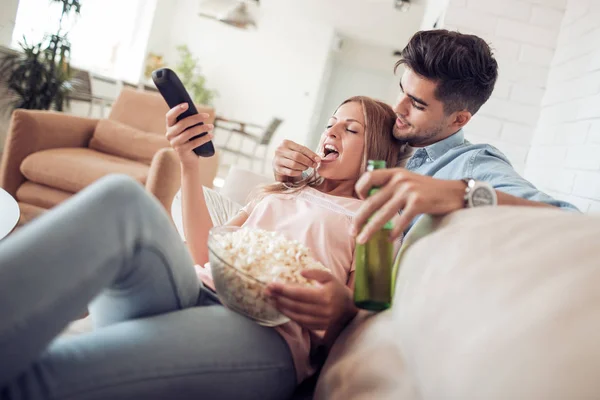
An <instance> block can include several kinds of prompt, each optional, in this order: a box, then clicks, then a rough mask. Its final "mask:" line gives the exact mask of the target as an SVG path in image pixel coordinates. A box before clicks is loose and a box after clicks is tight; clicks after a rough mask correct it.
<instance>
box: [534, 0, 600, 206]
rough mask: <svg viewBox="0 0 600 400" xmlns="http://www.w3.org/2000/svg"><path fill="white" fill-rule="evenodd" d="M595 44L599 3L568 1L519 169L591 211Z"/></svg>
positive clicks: (597, 158)
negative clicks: (523, 163) (522, 166)
mask: <svg viewBox="0 0 600 400" xmlns="http://www.w3.org/2000/svg"><path fill="white" fill-rule="evenodd" d="M544 3H545V1H544ZM546 11H548V10H546ZM533 14H535V12H533ZM540 15H541V14H540ZM555 17H556V18H557V16H556V15H554V14H553V13H552V11H549V13H548V14H547V15H546V19H548V20H550V19H552V20H553V21H556V18H555ZM532 18H533V17H532ZM598 43H600V2H598V1H597V0H568V1H567V2H566V10H565V13H564V19H563V20H562V23H561V28H560V33H559V37H558V40H557V47H556V51H555V56H554V59H553V61H552V65H551V68H550V73H549V74H548V81H547V89H546V91H545V94H544V98H543V100H542V110H541V112H540V118H539V121H538V123H537V126H536V129H535V135H534V137H533V140H532V146H531V150H530V152H529V156H528V158H527V163H526V170H525V176H526V178H528V179H530V180H531V181H532V182H533V183H534V184H536V185H538V186H539V187H540V188H542V189H544V190H547V191H549V192H551V193H553V195H554V196H556V197H559V198H562V199H564V200H567V201H570V202H572V203H574V204H575V205H576V206H578V207H579V208H580V209H581V210H582V211H585V212H594V213H600V48H599V47H598Z"/></svg>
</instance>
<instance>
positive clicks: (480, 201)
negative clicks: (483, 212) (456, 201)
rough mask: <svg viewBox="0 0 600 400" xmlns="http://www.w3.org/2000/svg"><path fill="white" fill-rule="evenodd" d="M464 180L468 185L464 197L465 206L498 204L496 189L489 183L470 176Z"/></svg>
mask: <svg viewBox="0 0 600 400" xmlns="http://www.w3.org/2000/svg"><path fill="white" fill-rule="evenodd" d="M462 181H463V182H464V183H465V184H466V185H467V187H466V188H465V197H464V200H465V205H464V206H465V208H472V207H484V206H495V205H497V204H498V196H496V191H495V190H494V188H493V187H492V185H490V184H489V183H487V182H481V181H476V180H475V179H470V178H467V179H463V180H462Z"/></svg>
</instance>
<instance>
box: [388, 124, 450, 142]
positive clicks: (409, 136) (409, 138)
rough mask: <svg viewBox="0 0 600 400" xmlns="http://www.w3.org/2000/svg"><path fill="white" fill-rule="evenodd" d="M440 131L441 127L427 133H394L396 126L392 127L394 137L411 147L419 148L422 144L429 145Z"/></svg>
mask: <svg viewBox="0 0 600 400" xmlns="http://www.w3.org/2000/svg"><path fill="white" fill-rule="evenodd" d="M441 131H442V125H440V126H437V127H436V128H431V129H429V130H427V131H417V132H408V133H404V132H396V126H394V137H395V138H396V139H398V140H401V141H403V142H406V143H408V144H409V145H410V146H411V147H420V145H421V144H423V143H430V142H431V139H433V138H435V137H436V136H438V135H439V134H440V132H441Z"/></svg>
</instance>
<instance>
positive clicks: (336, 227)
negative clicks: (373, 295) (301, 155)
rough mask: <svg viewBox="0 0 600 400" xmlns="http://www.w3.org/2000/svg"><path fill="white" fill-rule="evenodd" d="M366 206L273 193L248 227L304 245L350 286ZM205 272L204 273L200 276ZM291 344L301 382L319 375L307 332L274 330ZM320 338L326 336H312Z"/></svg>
mask: <svg viewBox="0 0 600 400" xmlns="http://www.w3.org/2000/svg"><path fill="white" fill-rule="evenodd" d="M361 203H362V201H361V200H358V199H354V198H348V197H338V196H332V195H328V194H325V193H321V192H319V191H318V190H316V189H313V188H310V187H307V188H305V189H303V190H302V191H300V192H299V193H296V194H271V195H268V196H266V197H265V198H263V199H262V200H261V201H260V202H258V203H257V204H256V206H255V207H254V209H252V210H250V209H249V206H246V207H245V208H244V210H245V211H246V212H248V213H249V216H248V219H247V220H246V222H245V223H244V225H243V226H244V227H247V228H258V229H264V230H268V231H277V232H279V233H282V234H284V235H285V236H286V237H287V238H288V239H295V240H298V241H299V242H301V243H304V245H305V246H307V247H308V248H309V249H310V250H311V252H312V255H313V257H314V258H315V259H316V260H318V261H320V262H321V263H322V264H323V265H324V266H325V267H327V268H329V270H330V271H331V273H332V275H333V276H335V277H336V278H337V279H339V280H340V281H342V282H344V283H345V284H347V282H348V277H349V275H350V272H351V271H353V270H354V240H352V239H351V237H350V235H349V233H348V232H349V229H350V223H351V221H352V218H353V216H354V214H355V213H356V212H357V211H358V208H359V207H360V205H361ZM197 268H198V275H199V277H200V278H201V279H202V281H203V283H204V284H205V285H207V286H209V287H214V285H213V282H212V278H211V276H210V273H207V272H208V271H206V270H205V269H204V268H201V267H197ZM202 270H204V271H202ZM274 329H276V330H277V331H278V332H279V333H280V334H281V336H283V338H284V339H285V340H286V342H287V343H288V345H289V347H290V350H291V352H292V357H293V358H294V364H295V367H296V375H297V377H298V382H301V381H303V380H304V379H306V378H307V377H309V376H310V375H312V374H313V373H314V371H315V366H314V365H313V364H312V363H311V360H310V350H311V338H310V336H311V335H309V331H308V330H307V329H303V328H302V327H300V325H298V324H297V323H296V322H293V321H291V322H288V323H286V324H283V325H280V326H277V327H275V328H274ZM312 333H313V334H314V335H315V336H317V337H320V338H322V337H323V335H324V333H325V332H323V331H318V332H312Z"/></svg>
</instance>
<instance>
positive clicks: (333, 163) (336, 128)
mask: <svg viewBox="0 0 600 400" xmlns="http://www.w3.org/2000/svg"><path fill="white" fill-rule="evenodd" d="M364 148H365V118H364V115H363V109H362V106H361V105H360V104H359V103H357V102H350V103H346V104H344V105H342V106H341V107H340V108H338V109H337V111H336V112H335V114H334V115H333V116H332V117H331V118H330V119H329V122H328V123H327V129H325V132H323V134H322V135H321V140H320V142H319V148H318V149H317V153H319V154H320V155H321V157H322V159H321V164H320V165H319V167H318V169H317V171H318V172H319V175H320V176H322V177H323V178H325V179H331V180H356V179H358V177H359V176H360V174H361V172H362V164H363V153H364Z"/></svg>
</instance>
